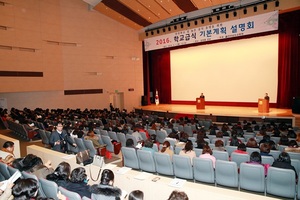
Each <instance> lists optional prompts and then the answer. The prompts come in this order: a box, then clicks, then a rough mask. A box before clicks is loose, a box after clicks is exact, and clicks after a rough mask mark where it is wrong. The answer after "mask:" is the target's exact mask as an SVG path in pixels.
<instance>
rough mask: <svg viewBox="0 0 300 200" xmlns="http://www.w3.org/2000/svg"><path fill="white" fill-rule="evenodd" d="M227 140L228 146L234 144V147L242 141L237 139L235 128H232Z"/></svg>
mask: <svg viewBox="0 0 300 200" xmlns="http://www.w3.org/2000/svg"><path fill="white" fill-rule="evenodd" d="M228 142H229V145H230V146H236V147H237V146H238V145H239V144H241V143H242V141H241V140H240V139H238V135H237V132H236V130H232V132H231V138H229V140H228Z"/></svg>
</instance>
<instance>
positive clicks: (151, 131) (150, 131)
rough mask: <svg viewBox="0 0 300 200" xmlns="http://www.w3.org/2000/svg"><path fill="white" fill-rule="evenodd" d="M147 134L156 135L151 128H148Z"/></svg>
mask: <svg viewBox="0 0 300 200" xmlns="http://www.w3.org/2000/svg"><path fill="white" fill-rule="evenodd" d="M148 133H149V135H156V131H155V130H153V129H148Z"/></svg>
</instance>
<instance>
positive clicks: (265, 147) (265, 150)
mask: <svg viewBox="0 0 300 200" xmlns="http://www.w3.org/2000/svg"><path fill="white" fill-rule="evenodd" d="M259 149H260V155H261V156H272V155H271V154H270V151H271V147H270V145H269V144H268V143H263V144H261V145H260V148H259Z"/></svg>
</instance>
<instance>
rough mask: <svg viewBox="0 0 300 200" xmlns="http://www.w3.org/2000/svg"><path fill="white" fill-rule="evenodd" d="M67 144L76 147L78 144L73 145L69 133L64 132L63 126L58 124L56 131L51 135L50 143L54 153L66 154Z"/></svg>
mask: <svg viewBox="0 0 300 200" xmlns="http://www.w3.org/2000/svg"><path fill="white" fill-rule="evenodd" d="M67 142H68V143H69V144H71V145H72V146H75V147H76V143H72V141H71V140H70V139H69V136H68V134H67V132H66V131H65V130H63V124H62V123H61V122H58V124H57V126H56V130H55V131H53V132H52V133H51V135H50V139H49V143H50V145H51V147H52V149H53V150H54V151H59V152H62V153H64V152H66V151H67Z"/></svg>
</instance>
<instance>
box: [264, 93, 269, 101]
mask: <svg viewBox="0 0 300 200" xmlns="http://www.w3.org/2000/svg"><path fill="white" fill-rule="evenodd" d="M265 100H268V101H270V97H269V95H268V93H266V95H265Z"/></svg>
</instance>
